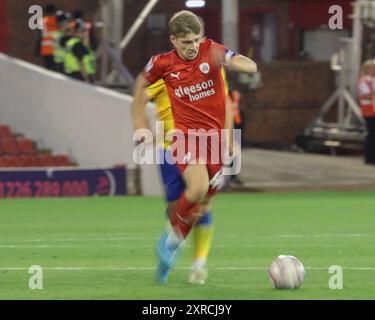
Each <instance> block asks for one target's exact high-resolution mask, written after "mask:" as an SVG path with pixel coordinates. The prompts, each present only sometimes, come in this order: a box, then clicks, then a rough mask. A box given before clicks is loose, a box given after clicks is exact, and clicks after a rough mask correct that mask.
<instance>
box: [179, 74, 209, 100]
mask: <svg viewBox="0 0 375 320" xmlns="http://www.w3.org/2000/svg"><path fill="white" fill-rule="evenodd" d="M174 93H175V95H176V97H178V98H183V97H186V96H188V97H189V100H190V101H191V102H194V101H198V100H201V99H204V98H207V97H209V96H212V95H214V94H215V93H216V91H215V88H214V81H213V80H212V79H210V80H207V81H204V82H201V83H197V84H195V85H191V86H186V87H181V86H179V87H178V88H177V89H175V90H174Z"/></svg>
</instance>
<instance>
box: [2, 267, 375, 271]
mask: <svg viewBox="0 0 375 320" xmlns="http://www.w3.org/2000/svg"><path fill="white" fill-rule="evenodd" d="M42 269H43V270H48V271H151V270H155V267H42ZM209 269H210V270H220V271H233V270H238V271H239V270H268V268H266V267H246V266H244V267H210V268H209ZM305 269H306V270H327V271H328V270H329V267H305ZM342 269H343V270H355V271H369V270H370V271H372V270H375V267H342ZM0 270H3V271H4V270H5V271H24V270H29V268H24V267H0ZM176 270H191V267H179V268H176Z"/></svg>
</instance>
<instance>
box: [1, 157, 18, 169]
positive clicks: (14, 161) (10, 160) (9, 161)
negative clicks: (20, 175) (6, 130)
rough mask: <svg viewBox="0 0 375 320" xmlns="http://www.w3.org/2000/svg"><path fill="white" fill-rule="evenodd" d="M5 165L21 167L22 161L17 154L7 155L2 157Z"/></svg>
mask: <svg viewBox="0 0 375 320" xmlns="http://www.w3.org/2000/svg"><path fill="white" fill-rule="evenodd" d="M2 158H3V160H4V164H5V167H12V168H13V167H22V165H23V161H22V159H21V158H20V157H19V156H15V155H7V156H3V157H2Z"/></svg>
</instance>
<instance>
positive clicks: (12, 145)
mask: <svg viewBox="0 0 375 320" xmlns="http://www.w3.org/2000/svg"><path fill="white" fill-rule="evenodd" d="M0 145H1V147H0V148H1V151H2V153H3V154H8V155H12V154H13V155H14V154H19V153H20V150H19V148H18V144H17V141H16V140H15V139H14V138H7V139H2V140H1V141H0Z"/></svg>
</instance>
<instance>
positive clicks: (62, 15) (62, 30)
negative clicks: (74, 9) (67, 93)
mask: <svg viewBox="0 0 375 320" xmlns="http://www.w3.org/2000/svg"><path fill="white" fill-rule="evenodd" d="M71 19H72V16H71V14H70V13H68V12H63V11H61V10H59V11H57V12H56V20H57V25H58V27H59V31H57V32H56V33H55V38H54V43H53V47H54V48H53V60H54V63H55V66H56V71H58V72H60V73H64V59H65V46H64V45H62V39H63V38H64V37H66V36H69V22H70V21H71ZM63 43H66V42H63Z"/></svg>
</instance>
